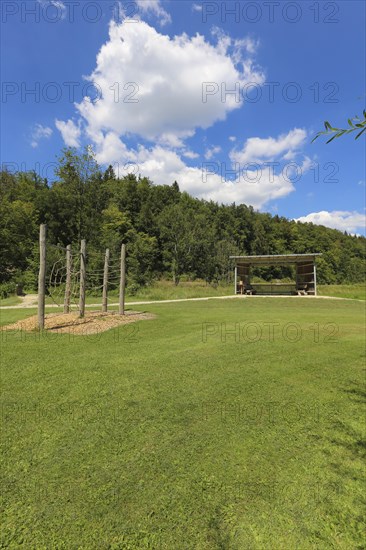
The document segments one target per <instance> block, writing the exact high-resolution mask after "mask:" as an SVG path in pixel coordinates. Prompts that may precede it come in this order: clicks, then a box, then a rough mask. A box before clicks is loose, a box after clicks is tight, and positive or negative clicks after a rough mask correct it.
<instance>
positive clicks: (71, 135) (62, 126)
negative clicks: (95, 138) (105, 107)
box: [55, 119, 81, 147]
mask: <svg viewBox="0 0 366 550" xmlns="http://www.w3.org/2000/svg"><path fill="white" fill-rule="evenodd" d="M55 125H56V128H57V129H58V130H59V131H60V132H61V135H62V138H63V140H64V142H65V145H67V146H68V147H80V135H81V130H80V125H77V124H75V122H74V121H73V120H71V119H70V120H68V121H67V122H64V121H63V120H57V119H56V120H55Z"/></svg>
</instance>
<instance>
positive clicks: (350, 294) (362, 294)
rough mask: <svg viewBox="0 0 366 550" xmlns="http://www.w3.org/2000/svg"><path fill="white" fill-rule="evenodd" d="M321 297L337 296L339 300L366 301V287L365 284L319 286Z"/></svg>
mask: <svg viewBox="0 0 366 550" xmlns="http://www.w3.org/2000/svg"><path fill="white" fill-rule="evenodd" d="M318 294H319V295H320V296H335V297H339V298H353V299H356V300H365V299H366V286H365V284H364V283H360V284H354V285H319V286H318Z"/></svg>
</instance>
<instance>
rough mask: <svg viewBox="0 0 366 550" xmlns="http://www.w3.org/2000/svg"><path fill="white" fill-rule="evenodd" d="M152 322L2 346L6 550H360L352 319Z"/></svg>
mask: <svg viewBox="0 0 366 550" xmlns="http://www.w3.org/2000/svg"><path fill="white" fill-rule="evenodd" d="M137 309H138V308H137ZM139 309H140V310H141V311H142V310H143V308H142V307H140V308H139ZM148 311H149V312H152V313H155V314H156V315H157V319H156V320H153V321H147V322H140V323H138V324H136V325H130V326H129V328H127V327H124V328H123V329H120V330H111V331H109V332H106V333H103V334H100V335H90V336H88V337H83V336H81V337H76V336H72V335H55V334H53V335H52V336H51V335H47V336H46V335H45V336H40V335H39V334H37V333H33V334H30V333H27V334H20V333H13V332H6V333H5V334H3V335H2V358H3V374H2V386H3V396H2V402H3V403H2V404H3V409H2V411H3V413H2V421H3V437H2V441H3V445H4V450H3V455H2V467H1V472H2V474H1V475H2V477H3V479H2V497H3V504H2V512H3V514H2V515H3V529H2V537H3V538H2V547H4V548H5V547H6V548H19V546H23V547H24V548H58V549H69V548H75V549H76V548H78V549H89V548H109V549H115V550H116V549H144V548H151V549H152V548H153V549H169V550H171V549H172V548H174V549H179V550H180V549H181V550H186V549H192V550H193V549H202V550H206V549H215V550H216V549H217V550H219V549H230V550H231V549H238V550H239V549H240V550H242V549H243V548H251V549H254V550H256V549H258V550H262V549H267V548H268V549H272V548H301V550H306V549H313V548H317V549H324V550H325V549H329V548H340V549H347V550H348V549H349V548H358V549H361V548H363V547H364V546H363V543H364V538H363V530H362V529H363V527H362V515H363V504H364V503H363V500H364V492H363V488H364V487H363V473H364V470H363V465H362V458H363V456H364V448H365V447H364V443H363V441H362V431H363V428H364V423H363V416H362V410H361V407H362V402H364V398H365V387H364V385H363V382H364V372H363V369H364V338H363V312H364V307H363V304H361V303H358V302H341V301H336V300H334V301H332V300H324V301H323V300H319V301H315V300H304V301H302V300H293V299H288V300H287V299H278V300H277V299H275V298H272V299H266V298H257V299H255V300H237V301H226V300H218V301H211V302H204V303H202V302H193V303H192V302H191V303H180V304H155V305H153V306H149V307H148ZM34 313H35V310H27V311H24V310H13V311H3V312H2V314H1V323H2V324H6V323H9V322H11V321H15V320H17V319H21V318H25V317H27V316H29V315H31V314H34ZM248 323H250V324H249V325H248ZM266 323H270V325H268V324H266ZM287 323H295V324H293V325H288V324H287ZM131 326H133V329H132V330H131ZM225 329H226V331H228V330H233V329H234V332H233V333H231V334H229V333H228V332H226V331H225Z"/></svg>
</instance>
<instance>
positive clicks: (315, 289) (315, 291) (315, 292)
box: [314, 259, 318, 296]
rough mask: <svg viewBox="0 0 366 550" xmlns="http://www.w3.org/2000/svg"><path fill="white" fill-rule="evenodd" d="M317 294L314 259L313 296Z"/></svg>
mask: <svg viewBox="0 0 366 550" xmlns="http://www.w3.org/2000/svg"><path fill="white" fill-rule="evenodd" d="M317 293H318V291H317V288H316V261H315V259H314V296H316V295H317Z"/></svg>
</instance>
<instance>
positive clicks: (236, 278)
mask: <svg viewBox="0 0 366 550" xmlns="http://www.w3.org/2000/svg"><path fill="white" fill-rule="evenodd" d="M237 292H238V266H235V269H234V294H235V295H236V293H237Z"/></svg>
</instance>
